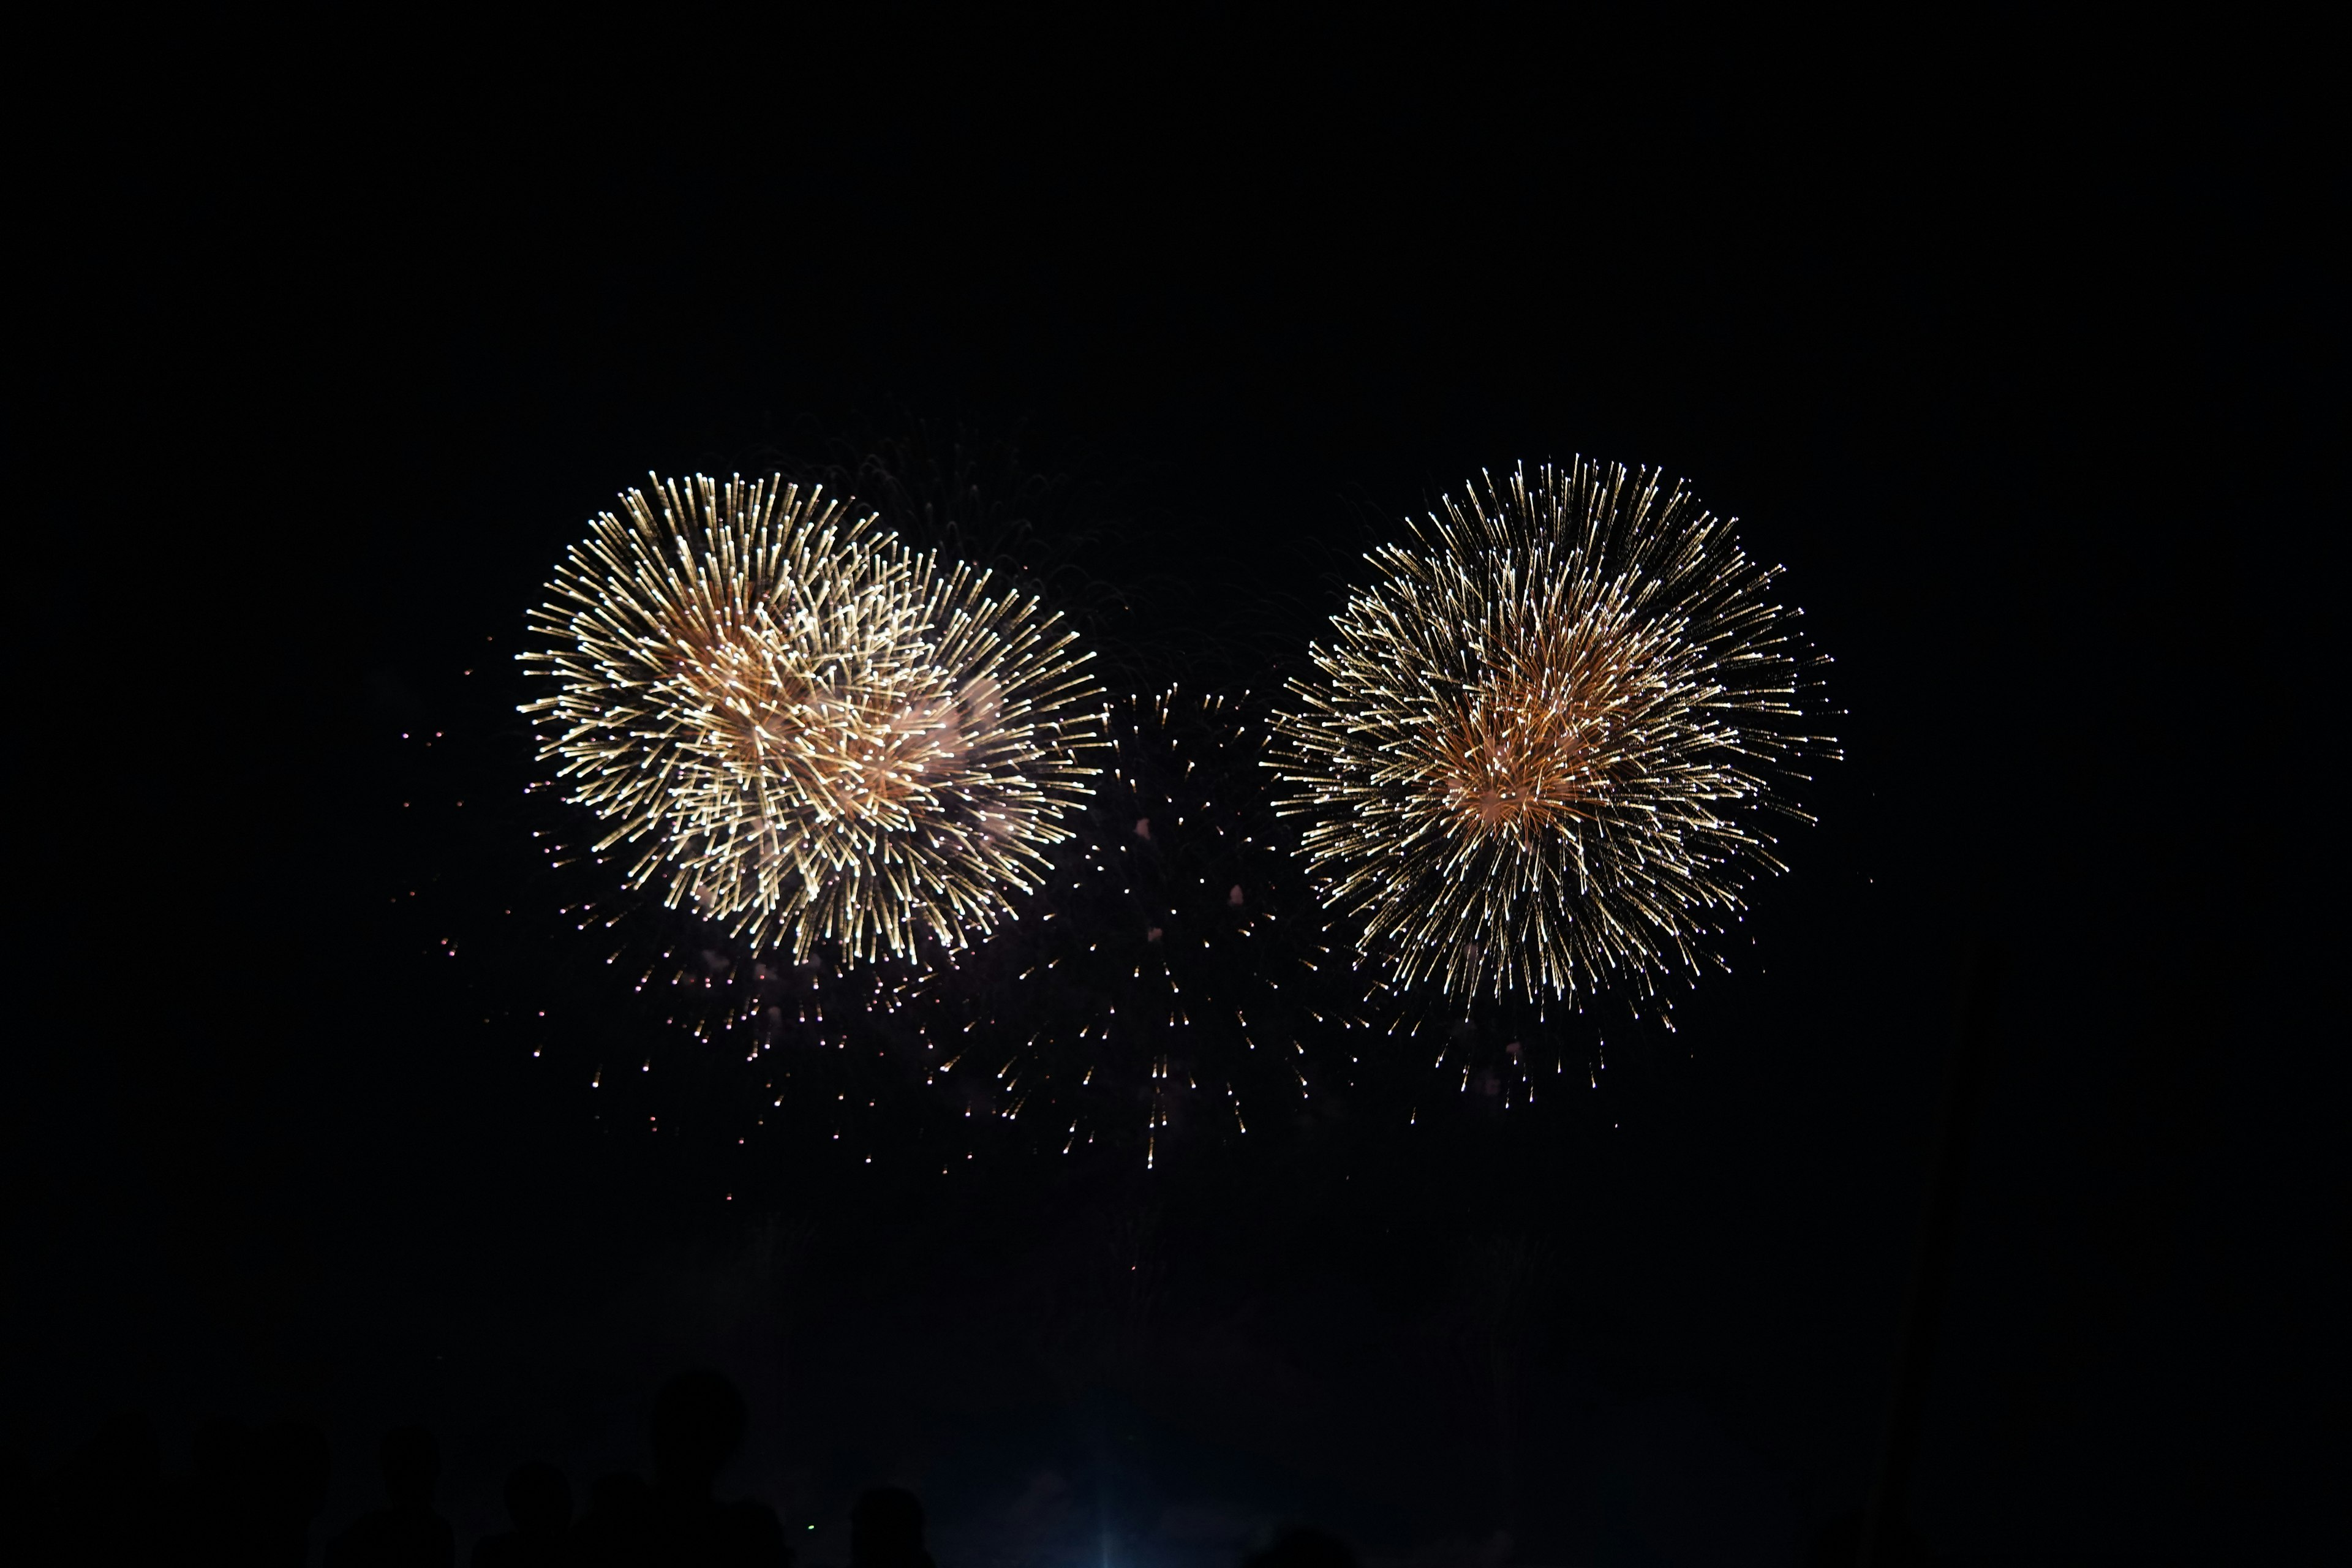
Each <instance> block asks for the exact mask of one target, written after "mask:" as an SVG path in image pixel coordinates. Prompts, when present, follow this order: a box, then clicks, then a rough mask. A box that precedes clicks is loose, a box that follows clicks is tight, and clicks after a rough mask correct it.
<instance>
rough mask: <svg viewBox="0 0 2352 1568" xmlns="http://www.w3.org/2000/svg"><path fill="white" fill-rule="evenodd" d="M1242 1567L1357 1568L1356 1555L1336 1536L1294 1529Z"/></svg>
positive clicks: (1282, 1534)
mask: <svg viewBox="0 0 2352 1568" xmlns="http://www.w3.org/2000/svg"><path fill="white" fill-rule="evenodd" d="M1243 1568H1356V1554H1355V1553H1354V1552H1350V1551H1349V1550H1348V1546H1347V1543H1346V1542H1343V1541H1341V1540H1340V1539H1339V1537H1338V1536H1336V1535H1327V1534H1325V1533H1324V1532H1323V1531H1319V1530H1305V1529H1301V1528H1298V1527H1297V1526H1293V1527H1292V1528H1290V1529H1288V1530H1286V1531H1283V1532H1282V1533H1281V1534H1279V1535H1277V1536H1276V1537H1275V1538H1274V1544H1273V1545H1271V1546H1269V1547H1267V1548H1266V1549H1265V1551H1263V1552H1258V1553H1257V1554H1256V1555H1255V1556H1253V1557H1252V1558H1251V1559H1250V1560H1249V1561H1248V1563H1244V1565H1243Z"/></svg>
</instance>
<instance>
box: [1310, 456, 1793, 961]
mask: <svg viewBox="0 0 2352 1568" xmlns="http://www.w3.org/2000/svg"><path fill="white" fill-rule="evenodd" d="M1369 559H1370V562H1371V564H1372V567H1373V570H1374V573H1375V574H1376V577H1375V581H1374V582H1373V583H1372V584H1371V585H1370V587H1368V588H1363V589H1360V590H1358V591H1356V592H1354V593H1352V594H1351V595H1350V596H1349V600H1348V604H1347V606H1346V607H1345V608H1344V609H1343V610H1342V611H1341V612H1340V613H1339V615H1338V616H1335V617H1333V621H1332V631H1333V634H1334V641H1333V643H1332V644H1331V646H1329V647H1323V646H1321V645H1318V646H1316V647H1314V648H1313V649H1312V650H1311V657H1312V658H1313V661H1314V664H1315V667H1316V669H1317V670H1318V672H1319V679H1313V680H1304V681H1294V682H1292V683H1291V686H1290V694H1291V698H1292V703H1291V704H1290V705H1289V707H1288V708H1287V709H1286V710H1285V711H1283V712H1281V713H1278V714H1277V715H1276V720H1275V737H1276V739H1275V745H1274V749H1273V754H1272V755H1271V757H1270V758H1269V765H1270V766H1272V767H1274V768H1276V770H1277V772H1278V774H1279V776H1280V778H1281V780H1282V782H1283V784H1285V785H1286V791H1287V793H1286V795H1285V796H1284V798H1283V799H1282V800H1281V801H1280V803H1279V806H1280V809H1281V810H1282V811H1284V812H1285V813H1286V814H1289V815H1293V816H1302V817H1304V818H1305V830H1304V835H1303V847H1304V850H1305V853H1306V855H1307V858H1308V861H1309V863H1310V864H1311V865H1312V867H1313V868H1314V870H1315V872H1316V875H1317V878H1318V883H1319V884H1320V886H1321V887H1322V889H1323V891H1324V895H1325V897H1326V899H1327V900H1328V902H1329V903H1331V904H1332V905H1333V906H1334V907H1335V908H1336V909H1338V910H1340V911H1342V912H1344V913H1346V914H1348V915H1349V916H1351V917H1353V918H1354V919H1355V920H1357V921H1360V945H1361V947H1362V950H1363V952H1365V953H1366V954H1367V955H1368V956H1370V957H1372V958H1374V959H1376V960H1377V961H1378V962H1380V963H1381V964H1382V966H1383V967H1385V968H1386V969H1387V970H1389V972H1390V973H1391V978H1392V979H1393V980H1394V981H1395V982H1396V983H1397V984H1401V985H1403V986H1407V987H1410V986H1412V985H1414V984H1419V983H1423V982H1426V981H1431V980H1434V981H1435V982H1437V983H1438V984H1439V985H1440V986H1441V987H1442V988H1443V990H1444V993H1445V994H1448V995H1454V996H1460V997H1465V998H1468V997H1473V996H1475V995H1477V994H1480V993H1481V992H1482V991H1489V990H1491V991H1494V992H1496V993H1515V994H1525V995H1531V996H1535V997H1538V998H1541V997H1546V996H1549V997H1559V998H1575V997H1578V996H1580V995H1584V994H1591V993H1594V992H1597V991H1599V990H1601V989H1603V988H1605V987H1607V986H1609V985H1610V984H1612V983H1626V984H1630V986H1631V987H1632V989H1633V992H1634V993H1635V994H1636V996H1637V999H1646V998H1648V997H1650V996H1654V995H1655V994H1656V987H1657V982H1658V981H1659V979H1660V978H1661V977H1662V976H1663V975H1664V974H1665V973H1669V972H1671V971H1675V970H1680V971H1683V972H1686V973H1687V972H1691V971H1695V970H1696V969H1697V967H1698V966H1699V964H1700V963H1701V962H1702V960H1703V959H1704V958H1705V957H1706V955H1707V942H1708V939H1709V938H1710V937H1712V936H1714V935H1716V934H1718V933H1719V932H1720V931H1721V930H1722V928H1723V925H1724V923H1725V922H1726V921H1727V919H1729V918H1731V917H1732V916H1734V915H1736V914H1737V912H1738V910H1740V908H1741V907H1742V906H1741V890H1742V889H1743V888H1744V887H1745V886H1746V884H1747V883H1748V881H1749V880H1750V879H1752V878H1753V877H1754V876H1755V875H1756V874H1757V873H1759V871H1765V870H1778V869H1780V863H1779V862H1778V861H1777V860H1776V859H1775V858H1773V855H1772V842H1773V840H1772V838H1771V836H1770V834H1769V832H1768V831H1767V826H1768V819H1769V816H1770V814H1772V813H1773V812H1776V811H1777V812H1780V813H1783V814H1786V815H1789V816H1800V817H1801V816H1802V813H1801V811H1799V810H1798V808H1797V807H1796V806H1795V805H1794V804H1793V802H1792V801H1791V800H1790V796H1789V795H1788V793H1787V791H1788V787H1789V785H1790V783H1791V782H1792V781H1794V780H1796V779H1798V778H1800V777H1801V774H1800V773H1798V772H1797V769H1798V768H1799V767H1800V766H1801V764H1802V763H1803V762H1804V761H1805V760H1806V759H1808V758H1812V757H1818V756H1824V755H1830V754H1833V751H1832V744H1831V742H1829V741H1828V740H1827V738H1826V737H1822V736H1817V735H1811V734H1807V733H1804V732H1803V727H1804V722H1805V721H1804V713H1803V710H1802V705H1801V699H1802V697H1803V696H1804V695H1805V692H1804V688H1805V686H1806V683H1807V679H1808V676H1809V672H1810V671H1811V668H1812V665H1813V662H1814V661H1813V660H1812V659H1811V658H1810V657H1809V655H1808V654H1807V653H1806V650H1805V645H1804V643H1803V640H1802V638H1801V637H1800V635H1799V633H1798V630H1797V627H1796V625H1795V618H1796V616H1797V615H1798V614H1799V612H1797V611H1795V610H1793V609H1789V608H1784V607H1783V606H1781V605H1778V604H1775V603H1773V602H1772V601H1771V599H1770V598H1769V591H1770V588H1771V584H1772V583H1773V580H1774V578H1775V576H1776V575H1777V569H1765V568H1760V567H1758V566H1756V565H1755V564H1753V563H1751V562H1749V561H1748V558H1747V556H1746V555H1745V554H1744V553H1742V552H1741V551H1740V549H1739V547H1738V543H1737V542H1736V541H1735V540H1734V538H1733V534H1732V526H1731V523H1730V522H1729V521H1726V520H1721V519H1717V518H1716V517H1714V516H1712V515H1710V514H1709V513H1708V512H1707V511H1706V510H1705V509H1704V508H1703V507H1701V506H1699V505H1698V503H1697V502H1696V500H1695V499H1694V498H1693V497H1692V495H1691V493H1690V491H1689V489H1687V488H1686V487H1685V486H1684V485H1682V484H1680V483H1679V482H1675V483H1669V482H1668V481H1667V480H1666V479H1664V477H1663V476H1661V475H1659V474H1657V473H1656V472H1654V471H1652V470H1647V469H1639V470H1636V469H1628V468H1624V467H1622V466H1621V465H1616V464H1610V465H1606V466H1604V465H1600V464H1595V463H1589V462H1586V461H1583V460H1582V459H1579V460H1577V461H1575V462H1573V463H1571V464H1570V466H1569V467H1567V468H1552V467H1550V466H1549V465H1547V466H1545V467H1544V468H1539V469H1538V470H1537V471H1536V473H1535V474H1534V475H1533V476H1532V477H1530V476H1529V475H1528V473H1527V472H1526V471H1525V470H1523V469H1522V470H1518V471H1515V472H1513V473H1512V474H1511V475H1510V476H1509V478H1508V479H1507V480H1506V481H1505V482H1504V483H1503V484H1502V485H1500V486H1497V485H1496V484H1495V483H1494V482H1493V481H1492V480H1491V479H1487V480H1485V481H1484V482H1481V483H1474V484H1473V485H1471V486H1470V487H1469V489H1468V493H1467V496H1466V498H1465V500H1464V501H1462V502H1456V501H1454V500H1453V499H1452V498H1450V497H1449V498H1447V499H1446V500H1444V502H1443V508H1442V510H1441V511H1439V512H1436V513H1433V514H1431V516H1430V518H1429V520H1428V521H1427V523H1426V524H1425V525H1418V524H1417V525H1415V527H1414V529H1413V537H1412V541H1411V542H1408V543H1401V544H1391V545H1388V546H1385V547H1383V548H1381V549H1380V550H1376V551H1374V552H1371V554H1370V557H1369Z"/></svg>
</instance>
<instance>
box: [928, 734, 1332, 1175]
mask: <svg viewBox="0 0 2352 1568" xmlns="http://www.w3.org/2000/svg"><path fill="white" fill-rule="evenodd" d="M1246 708H1247V699H1246V697H1245V696H1244V697H1241V698H1236V699H1234V700H1227V699H1225V698H1223V697H1222V696H1218V695H1210V696H1205V697H1203V696H1197V695H1193V694H1191V693H1186V692H1181V691H1179V690H1176V689H1170V690H1167V691H1163V692H1160V693H1159V694H1158V695H1156V696H1152V697H1148V698H1132V699H1128V700H1121V701H1118V702H1117V703H1115V704H1113V706H1112V709H1111V712H1110V726H1109V733H1110V738H1111V741H1112V743H1113V746H1114V751H1113V753H1112V760H1111V763H1110V765H1109V767H1108V771H1107V774H1106V777H1105V779H1104V781H1103V784H1102V787H1101V789H1100V791H1099V792H1098V793H1097V796H1096V798H1095V800H1094V802H1093V803H1092V804H1091V805H1090V806H1089V807H1088V809H1087V812H1086V814H1085V815H1084V816H1083V817H1082V819H1081V820H1080V822H1079V823H1078V825H1077V831H1076V834H1075V836H1074V837H1072V838H1071V839H1070V841H1069V842H1067V843H1066V844H1064V845H1062V846H1060V847H1057V848H1056V849H1055V852H1054V869H1053V872H1052V874H1051V875H1050V876H1049V877H1048V879H1047V880H1046V887H1045V891H1044V892H1042V893H1041V894H1040V895H1039V898H1038V900H1037V903H1036V906H1035V908H1036V909H1037V910H1039V911H1041V912H1040V913H1039V915H1038V918H1036V919H1034V920H1031V919H1024V920H1023V921H1021V922H1020V923H1019V924H1018V925H1017V926H1014V927H1013V928H1010V929H1008V930H1006V931H1002V932H1000V933H999V934H998V935H997V936H995V937H994V938H992V940H991V941H990V942H987V943H986V944H984V945H982V946H980V947H977V948H975V949H974V950H973V951H972V952H970V953H968V954H963V955H960V956H959V957H958V958H957V959H956V960H955V962H954V963H951V964H946V965H941V966H940V967H938V968H936V969H934V970H932V971H930V972H929V973H926V974H923V975H921V976H919V977H918V978H916V979H915V980H914V981H913V982H912V983H910V984H908V986H907V987H906V988H905V990H904V993H903V996H904V1000H903V1005H902V1010H901V1016H902V1017H903V1018H904V1019H905V1020H906V1021H907V1022H908V1024H909V1025H911V1026H912V1027H913V1028H914V1029H915V1030H916V1031H917V1034H918V1037H919V1039H920V1041H921V1042H922V1044H923V1047H924V1049H925V1052H926V1056H927V1058H928V1059H929V1061H930V1062H931V1063H932V1064H933V1078H934V1080H935V1081H936V1082H937V1083H938V1085H939V1086H940V1088H941V1089H944V1090H946V1091H947V1092H948V1093H949V1094H950V1096H951V1097H953V1098H956V1099H959V1100H961V1101H962V1102H963V1104H964V1105H965V1107H966V1109H967V1110H971V1111H973V1112H976V1113H978V1114H981V1115H984V1116H988V1117H992V1118H995V1119H999V1120H1001V1121H1003V1123H1005V1124H1008V1126H1009V1128H1010V1129H1011V1130H1012V1131H1013V1132H1014V1134H1015V1135H1016V1136H1022V1137H1024V1140H1025V1141H1027V1142H1032V1143H1034V1144H1035V1145H1038V1146H1042V1147H1047V1148H1051V1149H1054V1150H1058V1151H1064V1152H1067V1151H1070V1150H1073V1149H1075V1148H1076V1147H1078V1146H1080V1145H1082V1144H1086V1143H1093V1142H1097V1141H1098V1140H1101V1141H1104V1142H1109V1143H1111V1144H1115V1145H1118V1146H1122V1147H1129V1146H1132V1147H1135V1148H1136V1152H1139V1153H1140V1154H1141V1155H1142V1157H1143V1159H1144V1160H1145V1162H1146V1163H1151V1162H1153V1161H1154V1160H1156V1159H1157V1157H1158V1156H1159V1155H1160V1153H1162V1152H1165V1151H1166V1148H1167V1146H1168V1144H1169V1142H1171V1140H1174V1139H1187V1140H1189V1139H1195V1138H1202V1137H1208V1138H1215V1137H1219V1136H1223V1135H1225V1134H1240V1133H1245V1132H1247V1131H1249V1130H1250V1128H1251V1127H1252V1126H1253V1125H1261V1126H1262V1125H1264V1124H1265V1123H1266V1122H1267V1121H1270V1120H1272V1119H1273V1118H1274V1117H1276V1115H1278V1114H1280V1113H1282V1112H1284V1111H1285V1110H1293V1111H1295V1110H1297V1108H1298V1107H1299V1105H1300V1104H1301V1102H1302V1101H1303V1100H1305V1099H1306V1098H1307V1096H1308V1095H1309V1093H1310V1089H1311V1087H1312V1086H1311V1081H1310V1080H1311V1079H1312V1077H1313V1074H1314V1071H1315V1069H1314V1068H1312V1067H1311V1066H1310V1064H1309V1060H1308V1056H1307V1051H1308V1047H1309V1046H1310V1045H1311V1044H1312V1043H1313V1041H1314V1037H1316V1036H1318V1034H1320V1033H1322V1032H1323V1031H1324V1029H1325V1019H1324V1017H1323V1016H1322V1015H1321V1014H1320V1013H1319V1012H1318V1007H1320V1006H1323V1005H1324V1004H1322V1003H1320V1002H1318V998H1316V997H1315V996H1313V995H1310V994H1309V992H1310V990H1311V982H1312V980H1313V978H1314V975H1315V973H1316V970H1317V966H1318V963H1321V962H1322V961H1323V960H1324V958H1325V957H1326V954H1325V952H1324V949H1323V947H1322V945H1321V942H1322V935H1323V932H1322V926H1321V922H1320V921H1319V920H1318V918H1317V917H1318V914H1319V910H1318V907H1317V905H1316V902H1315V900H1314V897H1313V893H1312V890H1311V889H1309V888H1307V886H1306V884H1305V881H1304V879H1302V878H1300V877H1299V876H1298V875H1297V871H1296V869H1295V868H1294V867H1295V863H1294V862H1293V861H1292V860H1291V859H1290V858H1289V857H1288V856H1287V855H1285V854H1284V853H1282V852H1281V850H1280V849H1279V848H1278V847H1277V846H1276V838H1275V832H1274V824H1273V823H1272V821H1271V820H1270V816H1269V813H1268V810H1267V807H1266V805H1265V797H1264V792H1263V789H1262V788H1261V787H1260V784H1259V775H1258V774H1257V770H1256V760H1257V758H1258V757H1259V756H1260V755H1262V747H1261V745H1260V744H1259V743H1258V742H1257V741H1256V740H1255V738H1254V734H1253V732H1254V731H1255V729H1256V725H1255V723H1254V722H1252V721H1250V720H1249V719H1247V718H1246V717H1244V712H1245V710H1246ZM1327 967H1328V966H1327ZM1337 967H1338V968H1339V969H1340V970H1342V971H1344V969H1345V967H1346V966H1345V965H1344V964H1341V965H1339V966H1337ZM1334 1022H1335V1023H1336V1022H1337V1020H1334Z"/></svg>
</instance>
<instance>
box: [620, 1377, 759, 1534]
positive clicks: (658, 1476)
mask: <svg viewBox="0 0 2352 1568" xmlns="http://www.w3.org/2000/svg"><path fill="white" fill-rule="evenodd" d="M749 1415H750V1412H749V1411H748V1410H747V1409H746V1408H745V1406H744V1404H743V1396H742V1395H741V1394H738V1393H736V1392H735V1385H734V1384H731V1383H730V1382H728V1381H727V1379H726V1378H724V1377H722V1376H721V1375H719V1373H715V1372H687V1373H679V1374H678V1375H677V1376H676V1377H674V1378H672V1379H670V1381H669V1383H668V1385H667V1386H666V1387H665V1388H663V1390H662V1391H661V1393H660V1394H659V1395H658V1396H657V1397H656V1399H655V1400H654V1416H653V1449H654V1485H653V1496H652V1499H651V1501H652V1505H653V1506H652V1519H651V1523H652V1527H653V1528H652V1540H653V1542H654V1544H655V1546H656V1552H658V1559H657V1560H658V1561H659V1562H661V1563H664V1564H677V1565H678V1568H701V1565H703V1564H710V1565H712V1568H720V1565H724V1568H739V1565H740V1568H754V1565H756V1568H785V1565H787V1564H789V1563H791V1562H792V1553H791V1552H788V1551H786V1550H785V1548H784V1527H783V1525H782V1523H781V1522H779V1521H778V1520H777V1518H776V1513H775V1510H773V1509H772V1508H770V1507H768V1506H767V1505H766V1504H765V1503H760V1502H751V1501H748V1500H747V1501H740V1502H719V1501H716V1500H713V1499H712V1498H711V1495H710V1488H711V1483H712V1482H714V1481H716V1480H717V1479H719V1471H720V1470H721V1469H723V1468H725V1467H726V1464H727V1461H728V1460H729V1459H730V1458H733V1457H734V1455H735V1450H736V1448H737V1447H740V1445H741V1444H742V1441H743V1427H744V1424H745V1422H746V1421H747V1420H748V1418H749Z"/></svg>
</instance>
